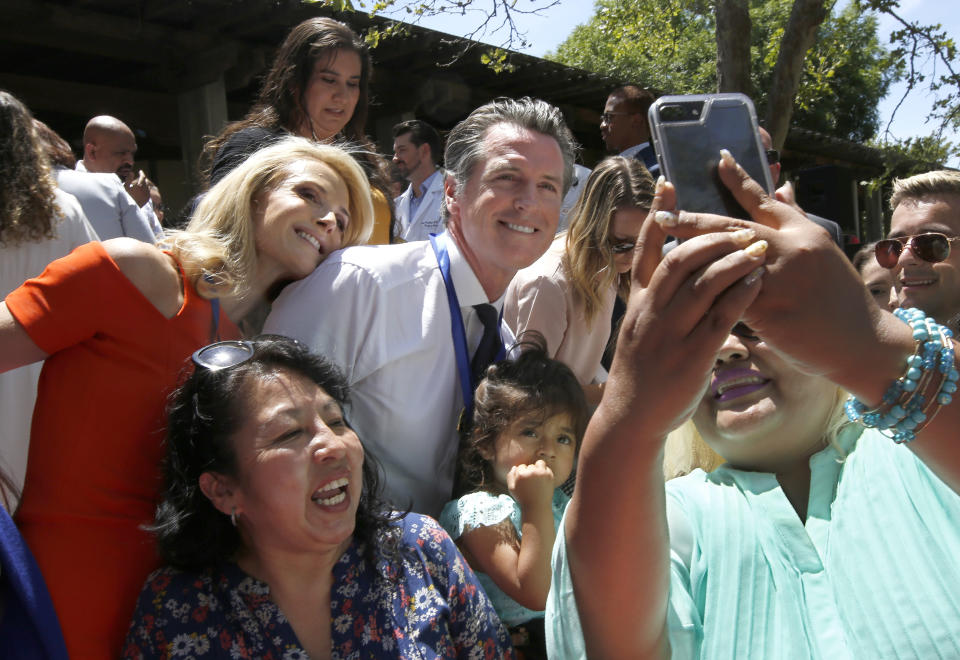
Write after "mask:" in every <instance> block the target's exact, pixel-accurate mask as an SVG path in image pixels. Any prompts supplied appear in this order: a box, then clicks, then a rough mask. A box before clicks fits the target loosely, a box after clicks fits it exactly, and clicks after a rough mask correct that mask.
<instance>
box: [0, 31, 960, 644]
mask: <svg viewBox="0 0 960 660" xmlns="http://www.w3.org/2000/svg"><path fill="white" fill-rule="evenodd" d="M371 69H372V64H371V60H370V56H369V54H368V52H367V47H366V45H365V44H364V42H363V41H362V39H360V38H359V37H358V36H357V35H356V34H355V33H354V32H353V31H352V30H351V29H350V28H349V27H348V26H346V25H344V24H342V23H339V22H337V21H334V20H332V19H329V18H314V19H309V20H307V21H304V22H303V23H301V24H299V25H297V26H295V27H294V28H293V29H292V30H291V32H290V33H289V35H288V36H287V38H286V40H285V41H284V42H283V43H282V44H281V45H280V47H279V49H278V51H277V54H276V57H275V60H274V62H273V64H272V66H271V68H270V71H269V73H268V74H267V76H266V77H265V79H264V82H263V87H262V89H261V93H260V95H259V97H258V99H257V101H256V103H255V105H254V106H253V107H252V109H251V110H250V111H249V113H248V114H247V115H246V116H245V117H244V118H243V119H241V120H240V121H237V122H234V123H232V124H230V125H228V126H227V127H225V129H224V130H223V132H222V133H221V134H220V135H218V136H215V137H214V138H212V139H211V140H210V141H209V142H208V143H207V144H206V146H205V149H204V156H203V160H204V176H205V187H204V190H203V192H202V193H201V194H199V195H198V196H197V197H196V198H194V199H193V200H192V201H191V203H190V205H189V208H188V210H187V211H186V213H187V215H188V217H189V219H188V222H187V223H186V224H185V225H184V226H183V227H182V228H179V229H172V228H170V227H168V226H166V225H164V224H163V220H164V210H165V209H164V207H163V203H162V199H161V197H160V191H159V189H158V188H157V186H156V185H155V184H153V182H151V181H150V180H149V179H147V177H146V176H145V175H144V173H143V172H142V171H139V170H137V169H136V168H135V167H134V163H135V160H134V157H135V153H136V149H137V145H136V140H135V135H134V132H133V131H131V129H130V128H129V127H128V126H127V125H126V124H124V123H123V122H122V121H120V120H119V119H116V118H114V117H111V116H98V117H94V118H93V119H91V120H90V121H89V123H88V124H87V126H86V130H85V131H84V135H83V143H84V147H83V157H82V159H80V160H75V158H74V156H73V154H72V152H71V149H70V147H69V145H68V144H66V143H65V142H64V141H63V139H62V138H61V137H60V136H59V135H57V134H56V133H55V132H54V131H52V130H51V129H50V128H49V127H48V126H46V125H45V124H43V123H42V122H40V121H38V120H36V119H34V118H33V117H32V115H31V113H30V111H29V110H28V109H27V108H26V107H25V106H24V104H23V103H22V102H20V101H19V100H18V99H17V98H16V97H14V96H13V95H11V94H9V93H7V92H2V91H0V172H3V173H4V176H3V177H0V255H2V259H0V284H2V286H3V287H4V288H3V294H4V300H3V302H2V303H0V372H2V373H0V409H2V411H3V413H2V419H3V424H2V425H0V459H2V460H0V494H2V496H3V507H2V508H0V534H2V535H0V586H2V589H0V655H4V657H7V656H9V657H23V658H35V657H48V658H65V657H73V658H111V657H125V658H169V657H223V658H227V657H230V658H277V659H280V658H304V657H312V658H354V657H382V658H394V657H396V658H416V657H437V658H514V657H516V658H521V659H526V660H533V659H536V658H546V657H550V658H554V659H561V660H565V659H567V658H584V657H591V658H593V657H597V658H639V657H662V656H668V655H669V654H670V653H672V654H673V656H674V657H691V658H693V657H838V658H847V657H849V658H862V657H871V658H872V657H877V658H895V657H952V656H957V655H960V643H958V641H957V640H958V639H960V635H958V633H960V623H958V622H960V602H958V600H957V598H956V597H955V596H954V594H953V591H954V585H956V584H957V583H958V582H954V580H958V581H960V571H958V570H957V568H956V566H955V564H956V562H955V561H954V560H953V557H955V556H956V554H957V551H960V532H958V531H957V530H958V529H960V528H958V526H957V525H956V522H957V520H960V497H958V493H957V488H958V486H960V452H958V451H957V450H956V449H955V447H954V440H955V438H956V430H955V429H956V428H957V424H958V423H960V407H958V406H955V405H951V403H952V398H953V395H954V394H955V392H956V389H957V381H958V380H960V374H958V371H957V366H956V357H955V354H954V343H953V339H952V337H953V333H955V332H957V331H958V330H960V252H956V251H954V250H953V249H952V245H953V243H954V242H955V241H956V240H957V238H958V237H960V173H958V172H954V171H947V170H942V171H934V172H928V173H925V174H920V175H916V176H913V177H910V178H907V179H903V180H898V181H896V182H895V183H894V191H893V196H892V198H891V202H890V205H891V209H892V213H893V215H892V220H891V230H890V233H889V236H888V237H887V238H886V239H884V240H881V241H878V242H876V243H873V244H870V245H868V246H866V247H864V248H863V249H862V250H861V251H860V252H859V253H858V254H857V255H856V256H855V257H854V259H853V262H852V263H851V261H850V260H848V259H847V257H846V256H845V255H844V253H843V252H842V250H841V249H840V246H839V245H838V240H839V232H838V229H837V225H836V223H833V222H832V221H830V220H826V219H824V218H818V217H816V216H809V215H808V214H806V213H804V212H803V211H802V210H801V209H800V208H799V207H798V206H797V204H796V203H795V200H794V197H793V192H792V188H791V187H790V185H789V184H787V185H785V186H784V187H782V188H780V189H778V190H777V191H776V192H775V193H773V192H771V191H768V190H765V189H763V187H762V186H761V185H760V184H758V183H757V182H755V181H753V180H752V179H750V178H749V176H747V175H746V173H745V172H744V171H743V170H742V168H740V166H739V165H738V164H737V163H736V160H735V159H734V157H733V156H732V155H731V154H729V153H727V152H722V153H721V156H722V157H721V161H720V165H719V167H718V177H719V179H720V180H721V181H722V183H723V185H725V186H726V187H727V188H728V189H729V190H730V192H731V193H732V194H733V195H734V197H735V198H736V199H737V201H738V202H739V203H740V204H741V206H742V207H743V208H744V209H745V210H746V211H747V212H748V213H749V216H750V219H734V218H728V217H723V216H714V215H709V214H692V213H686V212H684V210H683V209H677V208H675V200H676V196H675V192H676V191H675V190H674V188H673V186H672V184H671V183H669V182H667V181H665V180H664V178H663V177H660V176H659V168H658V167H657V165H656V154H655V153H654V151H653V148H652V146H651V145H650V143H649V138H650V136H649V127H648V126H647V124H646V110H647V108H648V107H649V105H650V103H651V102H652V100H653V97H652V95H651V94H650V93H649V92H646V91H645V90H642V89H640V88H638V87H635V86H632V85H628V86H626V87H622V88H618V89H616V90H614V91H613V92H611V94H610V96H609V98H608V99H607V103H606V106H605V107H604V111H603V120H602V123H601V127H600V128H601V133H602V136H603V139H604V141H605V142H606V143H607V146H608V148H610V150H611V151H613V152H616V155H613V156H611V157H609V158H606V159H604V160H603V161H601V162H600V163H599V164H597V165H596V167H595V168H594V169H593V170H592V171H590V170H587V169H586V168H584V167H582V166H580V165H576V164H575V160H576V157H577V150H578V146H577V144H576V141H575V139H574V137H573V135H572V133H571V132H570V130H569V128H568V127H567V125H566V123H565V121H564V118H563V115H562V114H561V113H560V111H559V110H558V109H557V108H555V107H553V106H552V105H550V104H548V103H546V102H544V101H541V100H535V99H530V98H522V99H503V98H501V99H496V100H493V101H490V102H489V103H486V104H484V105H482V106H480V107H478V108H476V109H475V110H474V111H473V112H471V113H470V114H469V116H467V117H466V118H465V119H463V121H461V122H460V123H459V124H457V125H456V126H455V127H454V128H453V129H452V130H451V131H450V132H449V134H448V135H447V136H446V139H445V147H443V148H442V147H441V144H442V142H443V141H442V140H441V138H440V135H439V134H438V132H437V131H436V130H435V129H434V128H433V127H431V126H430V125H429V124H427V123H426V122H424V121H421V120H410V121H405V122H402V123H400V124H398V125H397V126H396V127H394V130H393V139H394V142H393V149H394V153H393V158H392V163H391V162H388V161H387V159H386V158H384V157H383V156H380V155H379V154H377V152H376V149H375V148H374V146H373V144H372V143H371V142H370V141H369V139H368V138H367V137H366V127H365V123H366V117H367V104H368V97H369V89H368V88H369V81H370V75H371ZM757 140H758V145H760V144H764V146H765V148H766V149H767V150H768V153H769V154H772V156H771V158H770V166H771V174H772V175H773V176H772V178H773V180H774V181H776V180H777V179H778V178H779V175H780V169H779V167H780V166H779V163H778V162H776V161H778V155H777V154H776V152H773V151H772V150H771V149H770V144H769V140H770V138H769V135H765V134H764V132H763V131H762V130H761V132H760V133H759V134H758V136H757ZM441 155H442V158H441ZM774 156H776V157H774ZM391 173H392V174H391ZM397 178H399V179H401V180H402V181H404V182H406V183H408V184H409V185H407V186H406V187H405V189H396V190H394V189H393V186H392V183H394V181H392V179H397ZM655 179H656V180H655ZM561 215H565V216H566V217H565V220H564V226H565V227H566V228H565V229H564V230H561V229H560V226H561ZM824 230H826V231H824ZM670 237H673V238H674V239H676V240H673V241H670V242H669V243H668V239H669V238H670ZM391 243H392V244H391ZM611 356H612V359H611ZM11 515H12V516H13V517H12V520H11V517H10V516H11ZM438 520H439V522H438Z"/></svg>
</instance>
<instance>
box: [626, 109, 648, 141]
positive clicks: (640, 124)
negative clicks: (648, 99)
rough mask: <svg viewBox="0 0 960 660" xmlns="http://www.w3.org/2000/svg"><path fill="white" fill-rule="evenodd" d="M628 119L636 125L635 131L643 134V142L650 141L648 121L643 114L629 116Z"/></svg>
mask: <svg viewBox="0 0 960 660" xmlns="http://www.w3.org/2000/svg"><path fill="white" fill-rule="evenodd" d="M630 119H631V120H632V121H633V122H634V124H636V126H637V129H638V130H639V131H640V132H641V133H642V134H643V141H644V142H649V141H650V121H649V119H647V115H646V113H644V112H641V113H638V114H635V115H631V117H630Z"/></svg>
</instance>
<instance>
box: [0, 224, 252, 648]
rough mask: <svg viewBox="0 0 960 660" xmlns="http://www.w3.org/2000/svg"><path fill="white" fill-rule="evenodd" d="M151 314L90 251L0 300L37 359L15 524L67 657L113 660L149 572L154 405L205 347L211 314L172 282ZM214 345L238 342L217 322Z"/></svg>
mask: <svg viewBox="0 0 960 660" xmlns="http://www.w3.org/2000/svg"><path fill="white" fill-rule="evenodd" d="M181 280H182V281H183V290H184V296H183V298H184V299H183V305H182V307H181V308H180V310H179V311H178V312H177V314H176V315H175V316H174V317H173V318H170V319H167V318H166V317H164V316H163V315H162V314H161V313H160V312H159V311H158V310H157V309H156V308H155V307H154V306H153V305H152V304H151V303H150V301H148V300H147V299H146V298H145V297H144V296H143V294H141V293H140V291H139V290H138V289H137V288H136V287H135V286H134V285H133V283H131V282H130V280H128V279H127V278H126V277H125V276H124V275H123V273H122V272H121V271H120V269H119V268H118V267H117V265H116V263H115V262H114V261H113V260H112V259H111V258H110V257H109V256H108V254H107V252H106V251H105V250H104V249H103V246H102V245H101V244H100V243H96V242H95V243H89V244H87V245H84V246H81V247H78V248H77V249H75V250H74V251H73V252H72V253H70V254H69V255H67V256H66V257H63V258H62V259H58V260H57V261H54V262H53V263H51V264H50V265H49V266H48V267H47V269H46V270H44V272H43V273H42V274H41V275H40V276H39V277H37V278H35V279H32V280H28V281H27V282H25V283H24V284H23V285H22V286H20V287H19V288H17V289H16V290H14V291H13V292H11V293H10V294H9V295H8V296H7V298H6V303H7V307H8V308H9V310H10V312H11V313H12V314H13V316H14V318H16V320H17V321H19V322H20V323H21V324H22V325H23V327H24V328H25V329H26V331H27V333H28V334H29V335H30V338H31V339H32V340H33V342H34V343H35V344H36V345H37V346H39V347H40V348H41V349H43V350H44V351H45V352H46V353H47V354H48V355H49V356H50V357H49V358H47V360H46V362H45V363H44V366H43V371H42V372H41V375H40V383H39V387H38V393H37V404H36V407H35V408H34V414H33V425H32V429H31V434H30V450H29V459H28V464H27V475H26V481H25V484H24V490H23V498H22V500H21V503H20V509H19V511H18V513H17V516H16V521H17V524H18V526H19V528H20V530H21V532H22V534H23V536H24V537H25V538H26V540H27V543H28V544H29V546H30V549H31V550H32V551H33V554H34V556H35V557H36V559H37V563H38V564H39V565H40V569H41V571H42V572H43V576H44V578H45V580H46V582H47V586H48V588H49V590H50V594H51V596H52V597H53V603H54V607H55V608H56V610H57V616H58V617H59V619H60V625H61V627H62V628H63V635H64V638H65V640H66V642H67V649H68V651H69V653H70V657H71V658H75V659H85V658H115V657H118V656H119V654H120V650H121V646H122V643H123V639H124V636H125V634H126V631H127V628H128V626H129V623H130V616H131V614H132V613H133V608H134V605H135V604H136V601H137V595H138V594H139V592H140V589H141V587H142V586H143V582H144V580H145V579H146V577H147V575H148V574H149V573H150V572H151V571H152V570H153V569H155V568H157V566H158V565H159V559H158V557H157V555H156V551H155V549H154V543H153V539H152V538H151V536H150V535H149V534H148V533H147V532H145V531H143V530H141V529H140V526H141V525H143V524H144V523H149V522H151V521H152V520H153V515H154V508H155V506H156V504H157V501H158V498H159V491H160V487H161V478H160V462H161V458H162V456H163V447H162V440H163V427H164V417H165V407H166V401H167V396H168V395H169V393H170V392H171V390H172V389H173V388H174V387H175V386H176V384H177V383H178V380H179V378H180V376H181V373H182V372H183V370H184V368H185V365H186V362H185V360H188V359H189V357H190V355H191V353H192V352H193V351H195V350H196V349H197V348H199V347H201V346H204V345H206V344H208V343H210V342H211V339H212V335H213V334H214V333H213V326H214V323H213V321H214V319H213V317H212V310H211V304H210V301H209V300H206V299H204V298H201V297H200V296H199V295H198V294H197V292H196V291H195V290H194V288H193V287H192V286H191V285H190V283H189V282H188V281H186V279H184V278H183V274H182V272H181ZM218 334H219V335H220V337H221V338H223V339H234V338H237V337H239V334H240V333H239V330H238V329H237V328H236V326H235V325H234V324H233V323H231V322H230V320H229V319H227V318H226V317H225V316H223V314H222V312H221V315H220V319H219V330H218Z"/></svg>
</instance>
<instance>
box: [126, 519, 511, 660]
mask: <svg viewBox="0 0 960 660" xmlns="http://www.w3.org/2000/svg"><path fill="white" fill-rule="evenodd" d="M396 524H397V525H399V526H401V527H402V537H401V540H400V553H399V554H400V557H401V561H400V562H399V564H400V565H397V562H394V563H389V562H387V561H385V560H383V559H381V560H379V561H377V563H376V566H371V565H370V563H369V562H368V561H366V560H365V559H364V558H363V554H362V553H363V547H362V545H361V544H360V543H358V542H356V541H354V542H353V543H352V544H351V545H350V546H349V547H348V548H347V550H346V552H344V553H343V556H342V557H341V558H340V559H339V560H338V562H337V563H336V564H335V565H334V568H333V572H334V578H335V579H334V584H335V586H334V588H333V591H332V593H331V598H330V610H331V612H330V620H331V624H332V626H331V637H332V641H333V653H332V656H331V657H332V658H334V660H338V659H343V660H346V659H350V660H355V659H356V660H359V659H361V658H411V659H413V658H418V659H419V658H464V659H466V658H470V659H473V658H476V659H478V660H479V659H488V658H513V657H514V653H513V648H512V646H511V644H510V638H509V636H508V635H507V632H506V629H505V628H504V627H503V625H502V624H501V623H500V620H499V619H498V618H497V615H496V613H495V612H494V610H493V607H492V606H491V605H490V601H489V600H488V599H487V596H486V594H485V593H484V591H483V589H482V588H481V587H480V585H479V583H478V582H477V579H476V577H475V576H474V574H473V571H471V570H470V567H469V566H467V563H466V561H464V559H463V556H462V555H461V554H460V552H459V551H458V550H457V547H456V545H454V543H453V541H451V540H450V537H449V536H448V535H447V533H446V532H445V531H443V529H442V528H441V527H440V526H439V525H438V524H437V523H436V521H434V520H433V519H432V518H428V517H426V516H421V515H418V514H412V513H411V514H408V515H406V516H404V517H403V518H402V519H401V520H400V521H399V522H398V523H396ZM124 657H125V658H177V657H190V658H195V657H203V658H231V659H235V658H257V659H259V658H264V659H274V660H281V659H282V660H293V659H297V660H299V659H303V658H307V654H306V652H305V651H304V650H303V649H302V648H301V647H300V644H299V642H298V641H297V637H296V634H295V633H294V631H293V628H292V627H291V626H290V624H289V623H288V621H287V619H286V617H285V616H284V614H283V612H281V611H280V608H278V607H277V605H276V604H275V603H274V602H273V601H272V600H271V599H270V587H269V586H268V585H267V584H265V583H264V582H260V581H259V580H256V579H255V578H253V577H251V576H249V575H247V574H246V573H244V572H243V571H242V570H241V569H240V567H239V566H237V565H236V564H234V563H232V562H226V563H223V564H221V565H219V566H216V567H215V568H213V569H210V570H207V571H204V572H203V573H185V572H183V571H180V570H177V569H174V568H169V567H168V568H162V569H160V570H158V571H154V572H153V573H152V574H151V575H150V576H149V577H148V578H147V582H146V584H145V585H144V588H143V591H142V592H141V593H140V598H139V600H138V602H137V608H136V611H135V612H134V616H133V622H132V623H131V625H130V631H129V632H128V633H127V641H126V644H125V646H124Z"/></svg>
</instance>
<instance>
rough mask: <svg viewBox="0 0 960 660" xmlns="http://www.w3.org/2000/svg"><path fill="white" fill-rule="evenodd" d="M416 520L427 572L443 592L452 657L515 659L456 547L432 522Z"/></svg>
mask: <svg viewBox="0 0 960 660" xmlns="http://www.w3.org/2000/svg"><path fill="white" fill-rule="evenodd" d="M408 517H410V516H408ZM416 517H417V518H419V519H420V520H419V522H420V524H419V525H417V526H416V527H419V530H420V531H419V534H418V537H419V538H418V540H417V543H418V545H420V547H421V550H422V551H423V552H424V555H425V557H426V560H427V570H428V571H429V572H430V574H431V576H432V578H433V579H434V581H435V583H436V586H437V588H438V589H444V590H445V596H446V600H447V604H448V606H449V608H450V615H449V616H450V618H449V626H450V636H451V638H452V643H453V646H454V651H455V657H457V658H462V659H464V660H485V659H491V658H514V657H515V656H514V652H513V645H512V644H511V642H510V636H509V635H508V634H507V630H506V628H504V626H503V624H502V623H501V622H500V618H499V617H498V616H497V613H496V612H495V611H494V609H493V606H492V605H491V604H490V601H489V600H488V599H487V595H486V593H484V591H483V588H482V587H481V586H480V583H479V582H477V577H476V575H474V573H473V571H472V570H470V567H469V566H468V565H467V562H466V560H465V559H464V558H463V555H461V554H460V551H459V550H458V549H457V546H456V544H455V543H454V542H453V540H452V539H451V538H450V536H449V535H448V534H447V533H446V532H445V531H444V530H443V528H442V527H440V525H439V524H437V522H436V521H435V520H433V519H432V518H428V517H426V516H416ZM425 541H426V542H425Z"/></svg>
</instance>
